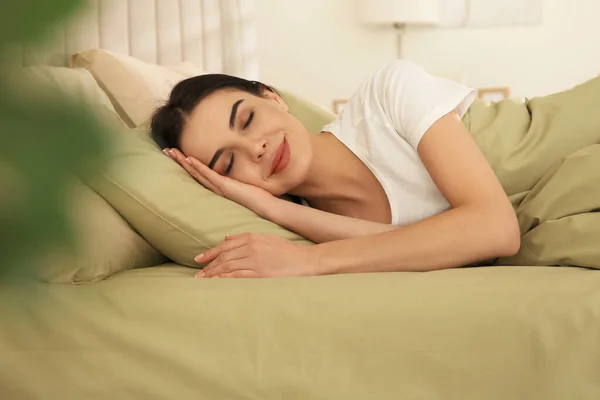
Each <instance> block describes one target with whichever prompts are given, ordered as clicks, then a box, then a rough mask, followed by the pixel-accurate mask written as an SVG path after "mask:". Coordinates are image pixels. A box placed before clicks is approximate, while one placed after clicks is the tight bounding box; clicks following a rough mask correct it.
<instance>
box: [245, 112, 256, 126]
mask: <svg viewBox="0 0 600 400" xmlns="http://www.w3.org/2000/svg"><path fill="white" fill-rule="evenodd" d="M253 119H254V111H251V112H250V115H249V116H248V119H247V120H246V123H245V124H244V126H243V127H242V129H246V128H247V127H248V126H249V125H250V123H251V122H252V120H253Z"/></svg>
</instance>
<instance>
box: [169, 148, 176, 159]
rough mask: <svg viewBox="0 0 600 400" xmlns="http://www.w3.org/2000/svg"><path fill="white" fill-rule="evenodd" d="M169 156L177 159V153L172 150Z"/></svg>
mask: <svg viewBox="0 0 600 400" xmlns="http://www.w3.org/2000/svg"><path fill="white" fill-rule="evenodd" d="M169 155H170V156H171V157H173V158H175V152H174V151H173V150H172V149H169Z"/></svg>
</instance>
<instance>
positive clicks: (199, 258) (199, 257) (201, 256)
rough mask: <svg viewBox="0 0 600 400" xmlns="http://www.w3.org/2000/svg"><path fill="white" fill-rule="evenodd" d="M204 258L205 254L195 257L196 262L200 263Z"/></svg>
mask: <svg viewBox="0 0 600 400" xmlns="http://www.w3.org/2000/svg"><path fill="white" fill-rule="evenodd" d="M202 258H204V253H202V254H198V255H197V256H196V257H194V261H196V262H200V260H202Z"/></svg>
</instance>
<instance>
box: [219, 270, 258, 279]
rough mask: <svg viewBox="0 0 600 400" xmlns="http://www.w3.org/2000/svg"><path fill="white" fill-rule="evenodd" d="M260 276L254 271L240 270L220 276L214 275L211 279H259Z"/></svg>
mask: <svg viewBox="0 0 600 400" xmlns="http://www.w3.org/2000/svg"><path fill="white" fill-rule="evenodd" d="M260 277H261V276H260V275H259V274H258V272H256V271H252V270H250V269H240V270H238V271H233V272H226V273H223V274H220V275H215V276H213V278H260Z"/></svg>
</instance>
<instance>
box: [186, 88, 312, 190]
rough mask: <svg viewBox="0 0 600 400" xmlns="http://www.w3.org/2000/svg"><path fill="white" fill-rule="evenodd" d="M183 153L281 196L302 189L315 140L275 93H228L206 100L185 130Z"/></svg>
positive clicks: (234, 91)
mask: <svg viewBox="0 0 600 400" xmlns="http://www.w3.org/2000/svg"><path fill="white" fill-rule="evenodd" d="M181 151H182V152H183V153H184V154H185V155H186V156H192V157H195V158H197V159H198V160H200V161H201V162H202V163H203V164H205V165H208V166H209V167H211V168H212V169H213V170H214V171H216V172H218V173H219V174H221V175H225V176H228V177H231V178H233V179H235V180H238V181H241V182H244V183H248V184H251V185H254V186H258V187H260V188H263V189H265V190H267V191H268V192H270V193H272V194H274V195H276V196H280V195H282V194H285V193H288V192H290V191H291V190H292V189H294V188H295V187H297V186H298V185H300V184H301V183H302V182H303V181H304V179H305V177H306V175H307V173H308V169H309V166H310V163H311V160H312V147H311V140H310V134H309V133H308V132H307V131H306V129H305V128H304V126H303V125H302V123H300V121H298V120H297V119H296V118H295V117H293V116H292V115H290V114H289V113H288V107H287V104H286V103H285V102H284V101H283V99H282V98H281V97H279V96H278V95H277V94H275V93H273V92H270V91H265V93H264V95H263V97H257V96H254V95H251V94H249V93H246V92H244V91H240V90H230V89H224V90H218V91H216V92H214V93H212V94H211V95H210V96H208V97H206V98H205V99H203V100H202V101H201V102H200V103H199V104H198V105H197V106H196V107H195V109H194V110H193V111H192V113H191V115H190V117H189V118H188V120H187V123H186V126H185V127H184V129H183V133H182V136H181Z"/></svg>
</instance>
